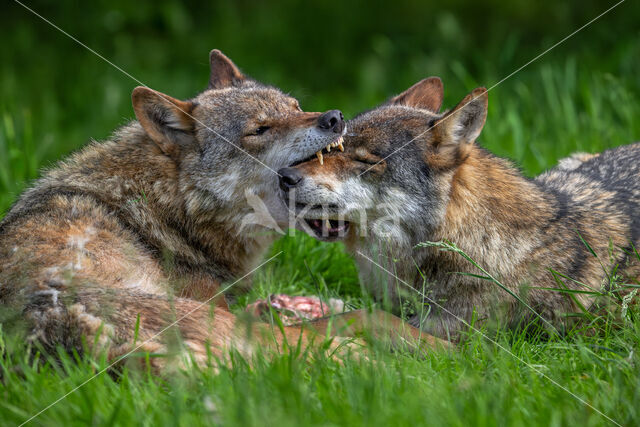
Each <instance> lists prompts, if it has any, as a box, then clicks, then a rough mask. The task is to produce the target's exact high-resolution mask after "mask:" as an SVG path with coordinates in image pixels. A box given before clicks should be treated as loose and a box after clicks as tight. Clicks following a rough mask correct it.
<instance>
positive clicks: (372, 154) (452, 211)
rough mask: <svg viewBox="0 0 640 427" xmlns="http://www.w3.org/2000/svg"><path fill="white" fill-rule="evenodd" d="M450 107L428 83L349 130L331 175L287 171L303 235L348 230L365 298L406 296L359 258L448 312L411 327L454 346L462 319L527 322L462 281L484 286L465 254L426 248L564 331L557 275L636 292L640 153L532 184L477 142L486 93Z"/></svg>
mask: <svg viewBox="0 0 640 427" xmlns="http://www.w3.org/2000/svg"><path fill="white" fill-rule="evenodd" d="M442 95H443V93H442V84H441V82H440V80H439V79H437V78H430V79H425V80H423V81H422V82H420V83H418V84H417V85H415V86H414V87H412V88H410V89H409V90H408V91H406V92H405V93H403V94H401V95H399V96H398V97H396V98H394V99H392V100H391V101H390V102H389V103H387V104H385V105H383V106H381V107H378V108H376V109H374V110H372V111H369V112H366V113H364V114H362V115H360V116H358V117H356V118H355V119H353V120H351V121H350V122H349V123H348V127H349V133H348V135H347V137H346V138H345V141H346V143H345V152H344V153H331V154H328V155H326V156H325V159H324V166H320V165H319V164H318V162H317V160H311V161H308V162H306V163H303V164H299V165H297V166H295V167H294V168H293V169H291V168H290V169H286V170H283V171H281V174H283V175H288V176H289V179H288V182H289V184H290V183H292V182H295V183H296V184H295V185H294V186H291V185H289V186H283V184H282V182H281V186H283V188H285V189H286V190H287V191H285V199H289V198H291V196H292V195H293V194H295V202H296V203H297V205H296V206H297V207H298V210H302V209H303V208H306V212H305V213H304V216H305V218H307V224H306V225H307V229H308V225H309V223H310V222H311V221H312V220H313V219H314V218H322V217H323V215H324V216H328V217H329V218H332V219H335V220H338V219H339V218H344V219H346V220H348V221H351V223H350V228H349V231H348V232H347V234H346V235H345V236H344V238H343V239H344V241H345V243H346V245H347V247H348V248H349V249H350V250H351V251H352V252H353V253H354V256H355V259H356V261H357V263H358V266H359V270H360V279H361V282H362V284H363V285H364V286H366V287H368V288H369V289H371V291H372V292H373V293H374V294H375V295H377V296H378V297H380V298H382V297H383V296H389V297H390V299H391V300H392V301H393V302H394V303H395V304H396V305H397V304H399V300H398V298H397V290H398V289H399V288H402V287H403V286H404V285H402V283H401V282H399V281H398V280H397V279H396V278H395V277H393V275H390V274H388V273H386V272H384V271H383V270H381V269H380V268H378V267H376V266H375V265H374V264H373V263H371V262H370V261H369V260H367V259H366V258H365V257H363V256H361V255H360V253H362V254H364V255H365V256H367V257H370V258H372V259H373V260H374V261H375V262H377V263H380V264H382V265H383V266H384V267H385V268H386V269H388V270H390V271H391V272H393V273H394V274H395V275H397V276H398V277H400V278H401V279H402V280H404V281H406V282H408V283H410V284H411V285H412V286H413V287H414V288H415V289H416V290H418V291H419V292H424V293H425V294H426V295H427V297H428V298H430V299H431V300H433V301H436V302H437V303H438V304H440V305H441V306H442V307H443V309H440V308H438V307H437V306H435V305H434V304H431V313H430V314H429V315H428V316H427V317H426V319H424V320H423V321H421V320H420V318H419V315H416V317H414V318H413V319H412V323H414V324H416V325H417V324H421V325H422V327H423V329H424V330H425V331H427V332H430V333H433V334H435V335H437V336H441V337H445V336H452V337H455V336H457V335H458V333H459V331H460V330H461V329H464V328H466V326H465V325H464V324H463V323H462V322H460V321H459V320H457V319H456V318H455V317H456V316H459V317H460V318H462V319H464V320H465V321H467V322H469V321H471V319H472V316H473V312H474V311H475V312H476V313H477V317H478V320H479V321H480V322H483V321H486V320H489V319H493V320H497V321H499V322H500V323H502V324H503V325H504V324H508V325H514V324H516V323H518V322H522V321H523V320H524V321H526V320H527V319H528V318H530V317H531V316H530V315H531V313H530V311H528V310H526V309H523V307H522V306H521V305H520V303H519V302H517V300H516V299H515V298H513V297H512V296H511V295H509V294H508V293H507V292H505V291H504V290H502V289H501V288H499V287H498V286H497V285H496V284H494V283H492V282H490V281H487V280H483V279H479V278H476V277H471V276H468V275H467V276H464V275H460V274H456V273H459V272H463V273H472V274H480V271H479V270H477V269H476V268H475V267H473V265H472V264H471V263H470V262H468V261H467V260H465V259H464V258H463V257H462V256H460V255H459V254H456V253H454V252H450V251H442V250H439V248H436V247H417V248H416V247H415V246H416V245H417V244H419V243H421V242H426V241H430V242H438V241H450V242H453V243H454V244H455V245H457V246H458V247H459V248H460V249H462V250H463V251H464V252H466V253H467V254H468V255H469V256H470V257H471V258H473V259H474V260H475V261H476V262H477V263H478V264H479V265H481V266H483V267H484V268H485V269H487V270H488V272H489V273H491V274H492V275H493V276H494V277H496V278H498V279H499V280H500V281H501V282H502V283H503V284H505V285H506V286H507V287H508V288H509V289H510V290H511V291H512V292H514V293H516V294H518V295H520V296H522V297H523V298H524V300H526V301H527V302H528V303H529V304H530V305H531V306H532V307H533V308H534V309H535V310H536V311H537V312H538V313H539V314H540V315H541V316H542V317H543V318H544V319H547V320H549V322H551V323H553V324H555V325H556V326H558V325H560V326H562V325H563V319H565V317H564V316H565V315H566V314H567V313H574V312H578V311H579V308H578V307H577V306H576V304H575V303H574V302H573V301H572V300H571V299H570V298H569V297H568V296H567V295H566V294H563V293H560V292H556V291H552V290H544V289H541V288H558V286H559V285H558V284H557V283H556V282H555V281H554V278H553V275H552V273H551V272H550V269H553V270H555V271H557V272H559V273H562V274H565V275H567V276H569V277H571V278H572V279H575V280H577V281H578V282H581V283H583V284H585V286H581V285H578V284H577V283H576V282H574V281H571V280H564V282H565V284H566V286H567V287H568V288H571V289H582V290H587V289H586V287H589V288H591V289H593V290H596V291H599V290H602V289H603V287H604V286H606V284H607V282H608V277H607V275H608V274H610V273H611V272H612V271H613V269H614V267H615V266H616V265H619V269H618V272H617V273H618V274H619V275H620V276H621V277H623V278H626V279H628V280H637V279H638V277H639V276H640V266H639V265H638V259H637V258H636V257H634V256H631V257H629V256H628V255H627V254H628V253H629V252H630V251H631V247H632V245H635V247H636V248H637V247H638V246H639V245H640V143H636V144H632V145H627V146H622V147H619V148H615V149H611V150H608V151H605V152H603V153H601V154H597V155H590V154H578V155H575V156H572V157H571V158H568V159H565V160H564V161H563V162H561V164H560V166H559V167H557V168H555V169H552V170H550V171H548V172H546V173H544V174H542V175H540V176H538V177H536V178H535V179H528V178H526V177H524V176H523V175H522V174H521V173H520V171H519V170H518V169H517V168H516V167H514V166H513V164H512V163H511V162H510V161H508V160H506V159H503V158H500V157H497V156H495V155H493V154H491V153H490V152H488V151H487V150H485V149H483V148H482V147H480V146H479V145H478V144H477V143H476V142H475V140H476V138H477V137H478V136H479V134H480V131H481V129H482V127H483V125H484V122H485V118H486V112H487V105H488V97H487V93H486V90H485V89H483V88H479V89H476V90H474V91H473V92H472V93H471V94H470V95H468V96H467V97H466V98H464V99H463V100H462V101H461V102H460V103H459V104H458V106H456V107H455V108H454V109H452V110H451V111H448V112H445V113H439V109H440V105H441V102H442ZM396 150H398V151H396ZM291 177H293V178H291ZM294 191H295V193H294ZM314 205H315V206H323V208H322V209H321V208H311V206H314ZM312 232H313V234H314V235H315V236H316V237H319V238H322V234H323V232H324V234H325V235H326V230H320V229H317V227H316V230H312ZM582 239H584V242H586V243H588V244H589V245H590V246H591V248H592V249H593V250H594V252H595V254H596V255H597V258H596V257H594V256H593V255H591V253H590V251H589V249H588V247H587V245H586V244H585V243H584V242H583V241H582ZM333 240H335V238H334V239H333ZM416 267H418V268H416ZM576 296H577V298H578V299H579V300H580V301H581V303H582V304H583V305H584V306H586V307H590V306H591V305H592V304H593V300H592V298H591V297H589V296H587V295H585V294H577V295H576ZM426 302H428V301H426Z"/></svg>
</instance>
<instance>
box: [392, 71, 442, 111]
mask: <svg viewBox="0 0 640 427" xmlns="http://www.w3.org/2000/svg"><path fill="white" fill-rule="evenodd" d="M443 97H444V89H443V86H442V80H440V78H439V77H429V78H426V79H423V80H420V81H419V82H418V83H416V84H414V85H413V86H411V87H410V88H409V89H407V90H405V91H404V92H402V93H401V94H400V95H397V96H394V97H393V98H391V100H390V101H389V103H390V104H393V105H406V106H407V107H415V108H423V109H425V110H429V111H431V112H434V113H437V112H438V111H439V110H440V106H441V105H442V98H443Z"/></svg>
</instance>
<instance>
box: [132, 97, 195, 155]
mask: <svg viewBox="0 0 640 427" xmlns="http://www.w3.org/2000/svg"><path fill="white" fill-rule="evenodd" d="M131 100H132V102H133V110H134V111H135V113H136V118H137V119H138V121H139V122H140V124H141V125H142V127H143V129H144V130H145V132H147V134H148V135H149V136H150V137H151V139H153V140H154V141H155V143H156V144H158V146H159V147H160V149H161V150H162V151H163V152H164V153H165V154H166V155H168V156H174V155H175V154H177V153H178V150H179V147H180V146H181V145H184V144H185V143H186V142H187V141H189V140H190V139H191V138H192V137H193V129H194V119H193V117H192V116H191V112H192V111H193V107H194V106H195V104H194V103H193V102H190V101H180V100H179V99H175V98H172V97H170V96H168V95H165V94H163V93H160V92H157V91H155V90H153V89H149V88H148V87H143V86H138V87H137V88H135V89H134V90H133V93H132V94H131Z"/></svg>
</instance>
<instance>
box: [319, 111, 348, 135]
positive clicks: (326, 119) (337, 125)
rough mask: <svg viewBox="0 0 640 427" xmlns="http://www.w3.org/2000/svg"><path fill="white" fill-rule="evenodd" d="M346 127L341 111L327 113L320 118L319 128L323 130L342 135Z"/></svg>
mask: <svg viewBox="0 0 640 427" xmlns="http://www.w3.org/2000/svg"><path fill="white" fill-rule="evenodd" d="M344 126H345V124H344V117H343V116H342V111H340V110H331V111H327V112H326V113H324V114H323V115H321V116H320V117H318V127H319V128H320V129H322V130H325V131H332V132H334V133H342V131H343V130H344Z"/></svg>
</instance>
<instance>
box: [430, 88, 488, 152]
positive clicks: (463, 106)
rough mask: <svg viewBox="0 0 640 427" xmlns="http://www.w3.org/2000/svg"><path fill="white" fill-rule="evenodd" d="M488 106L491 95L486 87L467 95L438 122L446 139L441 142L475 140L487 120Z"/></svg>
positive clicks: (458, 142) (437, 124) (469, 141)
mask: <svg viewBox="0 0 640 427" xmlns="http://www.w3.org/2000/svg"><path fill="white" fill-rule="evenodd" d="M488 106H489V96H488V94H487V89H486V88H484V87H479V88H476V89H474V90H473V92H471V93H470V94H469V95H467V96H465V97H464V99H463V100H462V101H460V103H458V105H456V107H455V108H454V109H453V110H451V111H449V112H448V113H447V114H445V115H444V116H443V117H442V119H440V120H439V121H438V122H437V123H436V125H435V126H436V127H441V129H439V130H438V133H439V134H441V136H442V138H443V139H444V141H441V143H444V144H456V145H457V144H461V143H472V142H474V141H475V140H476V139H477V138H478V136H479V135H480V132H481V131H482V128H483V126H484V122H485V121H486V120H487V108H488Z"/></svg>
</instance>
